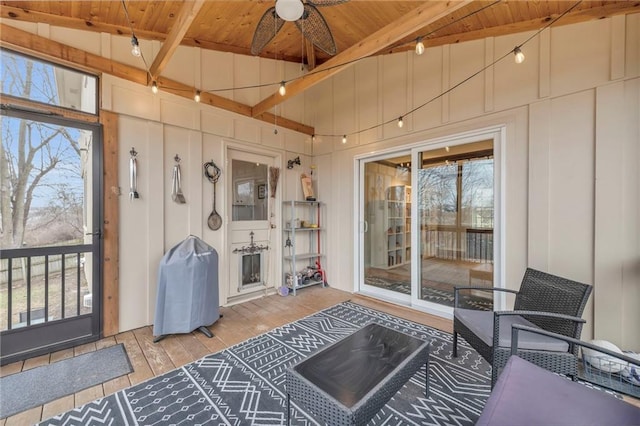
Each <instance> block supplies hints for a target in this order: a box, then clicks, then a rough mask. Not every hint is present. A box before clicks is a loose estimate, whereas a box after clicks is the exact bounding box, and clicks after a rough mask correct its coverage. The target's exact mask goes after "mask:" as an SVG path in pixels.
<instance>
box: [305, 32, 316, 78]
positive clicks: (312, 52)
mask: <svg viewBox="0 0 640 426" xmlns="http://www.w3.org/2000/svg"><path fill="white" fill-rule="evenodd" d="M304 48H305V52H306V53H307V69H308V70H309V71H313V70H314V69H315V67H316V48H315V46H314V45H313V43H311V41H309V39H308V38H306V37H305V39H304Z"/></svg>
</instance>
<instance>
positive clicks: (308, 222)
mask: <svg viewBox="0 0 640 426" xmlns="http://www.w3.org/2000/svg"><path fill="white" fill-rule="evenodd" d="M324 209H325V205H324V204H323V203H321V202H319V201H284V202H283V203H282V218H283V219H282V221H283V227H282V228H283V233H284V235H283V241H285V251H284V254H283V256H282V271H283V275H284V277H283V278H284V280H283V286H285V287H287V288H288V289H289V290H290V293H291V294H293V295H294V296H295V295H296V291H297V290H298V289H300V288H303V287H308V286H311V285H316V284H322V286H323V287H324V286H325V284H326V282H327V278H326V274H325V271H324V269H323V268H322V261H323V259H324V254H323V253H322V251H321V247H322V246H323V245H324V241H323V238H324V229H323V228H322V223H324V220H323V218H322V216H323V215H324Z"/></svg>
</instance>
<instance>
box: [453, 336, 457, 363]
mask: <svg viewBox="0 0 640 426" xmlns="http://www.w3.org/2000/svg"><path fill="white" fill-rule="evenodd" d="M453 357H454V358H458V333H456V332H455V331H454V332H453Z"/></svg>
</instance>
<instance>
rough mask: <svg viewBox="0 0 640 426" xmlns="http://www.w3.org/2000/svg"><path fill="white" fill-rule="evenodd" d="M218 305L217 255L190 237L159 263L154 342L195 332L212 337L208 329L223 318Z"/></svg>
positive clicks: (199, 241)
mask: <svg viewBox="0 0 640 426" xmlns="http://www.w3.org/2000/svg"><path fill="white" fill-rule="evenodd" d="M219 305H220V304H219V294H218V252H217V251H216V250H215V249H214V248H213V247H211V246H210V245H208V244H207V243H205V242H204V241H202V240H201V239H200V238H198V237H195V236H193V235H190V236H189V237H187V238H186V239H185V240H184V241H182V242H181V243H179V244H177V245H176V246H174V247H173V248H171V249H170V250H169V251H168V252H167V253H166V254H165V255H164V257H163V258H162V261H161V262H160V270H159V274H158V297H157V299H156V315H155V320H154V323H153V335H154V336H157V337H156V338H155V339H154V342H157V341H159V340H160V339H162V338H163V337H164V336H166V335H167V334H175V333H190V332H191V331H193V330H195V329H199V330H200V331H202V332H203V333H204V334H206V335H207V336H209V337H211V336H212V334H211V332H210V331H209V329H207V328H206V327H207V326H209V325H211V324H213V323H214V322H216V321H217V320H218V318H220V306H219Z"/></svg>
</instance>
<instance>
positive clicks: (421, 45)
mask: <svg viewBox="0 0 640 426" xmlns="http://www.w3.org/2000/svg"><path fill="white" fill-rule="evenodd" d="M423 53H424V43H423V42H422V37H418V40H416V55H418V56H420V55H422V54H423Z"/></svg>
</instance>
